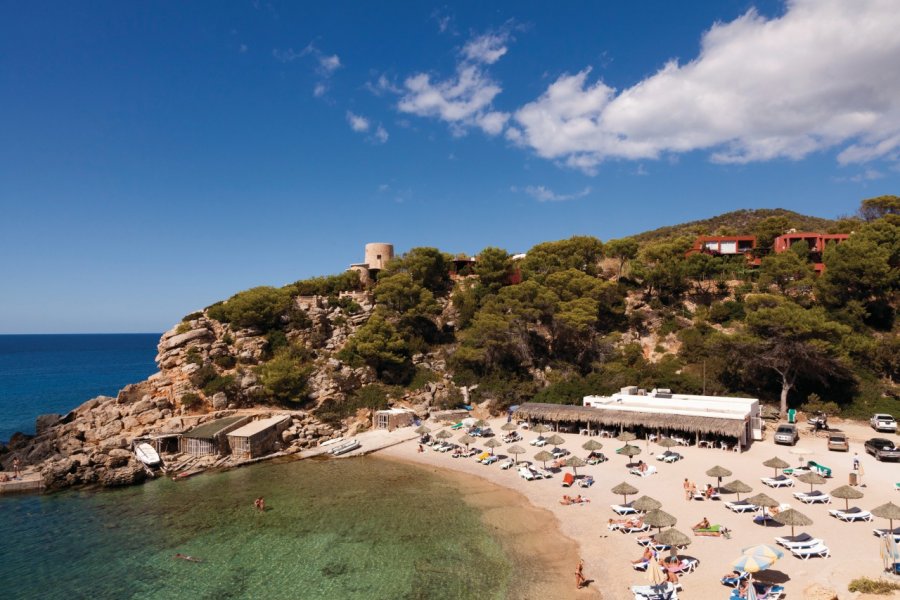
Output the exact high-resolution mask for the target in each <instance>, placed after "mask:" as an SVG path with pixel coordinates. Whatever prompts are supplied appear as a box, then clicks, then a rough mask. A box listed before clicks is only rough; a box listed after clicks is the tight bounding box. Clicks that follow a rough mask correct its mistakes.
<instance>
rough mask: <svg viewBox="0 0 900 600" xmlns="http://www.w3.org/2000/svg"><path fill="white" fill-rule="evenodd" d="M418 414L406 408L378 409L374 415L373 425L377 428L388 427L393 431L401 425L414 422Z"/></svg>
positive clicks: (404, 425)
mask: <svg viewBox="0 0 900 600" xmlns="http://www.w3.org/2000/svg"><path fill="white" fill-rule="evenodd" d="M415 418H416V414H415V413H414V412H413V411H411V410H409V409H406V408H390V409H387V410H377V411H375V414H374V415H373V416H372V426H373V427H374V428H375V429H387V430H388V431H393V430H395V429H397V428H399V427H408V426H410V425H412V424H413V421H414V420H415Z"/></svg>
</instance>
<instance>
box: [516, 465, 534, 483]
mask: <svg viewBox="0 0 900 600" xmlns="http://www.w3.org/2000/svg"><path fill="white" fill-rule="evenodd" d="M519 477H521V478H522V479H524V480H525V481H532V480H534V479H535V476H534V473H533V472H532V471H531V469H529V468H528V467H519Z"/></svg>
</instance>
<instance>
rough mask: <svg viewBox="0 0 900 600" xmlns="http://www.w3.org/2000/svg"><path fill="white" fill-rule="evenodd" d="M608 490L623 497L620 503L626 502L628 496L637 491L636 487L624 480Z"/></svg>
mask: <svg viewBox="0 0 900 600" xmlns="http://www.w3.org/2000/svg"><path fill="white" fill-rule="evenodd" d="M610 491H611V492H612V493H613V494H616V495H617V496H618V495H619V494H621V495H622V498H623V502H622V504H628V496H633V495H634V494H637V493H638V489H637V488H636V487H634V486H633V485H631V484H630V483H626V482H624V481H623V482H622V483H620V484H619V485H617V486H616V487H614V488H613V489H611V490H610Z"/></svg>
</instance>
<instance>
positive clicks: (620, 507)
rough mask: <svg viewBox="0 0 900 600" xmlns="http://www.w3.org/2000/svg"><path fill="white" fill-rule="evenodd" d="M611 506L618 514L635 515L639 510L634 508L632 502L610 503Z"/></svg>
mask: <svg viewBox="0 0 900 600" xmlns="http://www.w3.org/2000/svg"><path fill="white" fill-rule="evenodd" d="M609 507H610V508H611V509H612V510H613V512H614V513H616V514H617V515H633V514H635V513H636V512H637V510H635V509H634V508H632V506H631V503H630V502H629V503H628V504H610V505H609Z"/></svg>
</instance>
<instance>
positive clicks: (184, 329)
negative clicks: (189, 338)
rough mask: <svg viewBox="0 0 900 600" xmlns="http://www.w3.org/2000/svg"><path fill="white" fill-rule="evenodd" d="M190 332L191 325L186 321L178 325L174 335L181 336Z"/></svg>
mask: <svg viewBox="0 0 900 600" xmlns="http://www.w3.org/2000/svg"><path fill="white" fill-rule="evenodd" d="M190 330H191V324H190V323H188V322H187V321H182V322H181V323H179V324H178V327H176V328H175V333H176V334H178V335H181V334H182V333H187V332H188V331H190Z"/></svg>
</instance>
